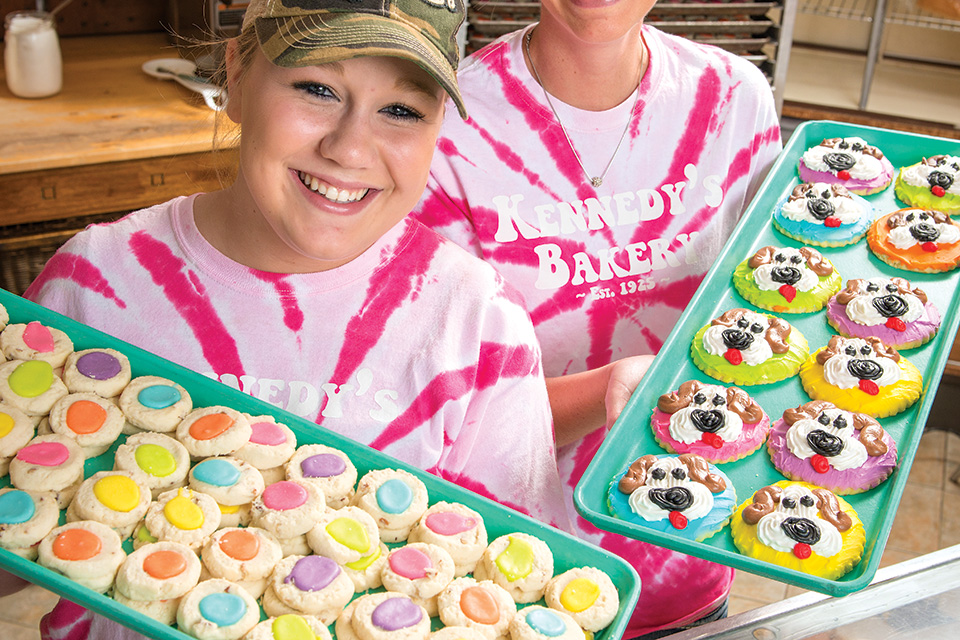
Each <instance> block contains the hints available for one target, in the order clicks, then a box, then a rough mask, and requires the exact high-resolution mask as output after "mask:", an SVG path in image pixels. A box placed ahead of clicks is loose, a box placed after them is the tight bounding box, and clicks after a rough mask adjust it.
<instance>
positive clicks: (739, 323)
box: [737, 318, 750, 329]
mask: <svg viewBox="0 0 960 640" xmlns="http://www.w3.org/2000/svg"><path fill="white" fill-rule="evenodd" d="M737 326H738V327H740V328H741V329H746V328H747V327H748V326H750V323H749V322H747V319H746V318H740V319H739V320H737Z"/></svg>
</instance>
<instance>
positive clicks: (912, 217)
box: [907, 213, 916, 222]
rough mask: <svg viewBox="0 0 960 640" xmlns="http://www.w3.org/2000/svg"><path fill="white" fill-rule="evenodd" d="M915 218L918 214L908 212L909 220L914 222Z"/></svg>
mask: <svg viewBox="0 0 960 640" xmlns="http://www.w3.org/2000/svg"><path fill="white" fill-rule="evenodd" d="M915 218H916V216H915V215H913V214H912V213H908V214H907V222H913V221H914V219H915Z"/></svg>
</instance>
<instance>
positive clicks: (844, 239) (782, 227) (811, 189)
mask: <svg viewBox="0 0 960 640" xmlns="http://www.w3.org/2000/svg"><path fill="white" fill-rule="evenodd" d="M873 218H874V210H873V205H871V204H870V203H869V202H868V201H867V200H866V199H864V198H862V197H861V196H858V195H855V194H853V193H851V192H850V191H848V190H847V189H846V188H845V187H843V186H842V185H839V184H827V183H823V182H818V183H803V184H800V185H797V186H796V187H795V188H794V190H793V191H792V192H791V194H790V196H789V197H788V198H787V199H786V200H785V201H784V202H781V203H780V204H779V205H778V207H777V209H776V211H775V212H774V214H773V224H774V226H775V227H776V228H777V230H778V231H780V232H781V233H782V234H784V235H785V236H787V237H789V238H793V239H794V240H799V241H801V242H805V243H808V244H813V245H818V246H826V247H840V246H844V245H848V244H853V243H854V242H857V241H858V240H860V238H862V237H863V236H864V234H865V233H866V232H867V228H868V227H869V226H870V223H871V222H873Z"/></svg>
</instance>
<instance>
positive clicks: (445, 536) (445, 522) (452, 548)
mask: <svg viewBox="0 0 960 640" xmlns="http://www.w3.org/2000/svg"><path fill="white" fill-rule="evenodd" d="M407 542H429V543H430V544H434V545H437V546H439V547H442V548H443V549H445V550H446V551H447V552H448V553H449V554H450V557H452V558H453V563H454V565H455V567H456V571H455V575H456V576H457V577H458V578H459V577H461V576H465V575H467V574H468V573H473V570H474V569H475V568H476V566H477V562H479V561H480V556H482V555H483V551H484V549H486V548H487V542H488V541H487V528H486V525H485V524H484V522H483V516H481V515H480V514H479V513H477V512H476V511H474V510H473V509H471V508H470V507H468V506H466V505H464V504H460V503H459V502H437V503H436V504H433V505H431V506H430V507H429V508H427V510H426V511H424V512H423V515H422V516H421V517H420V520H419V522H417V524H416V525H415V526H414V527H413V530H412V531H411V532H410V536H409V537H408V538H407Z"/></svg>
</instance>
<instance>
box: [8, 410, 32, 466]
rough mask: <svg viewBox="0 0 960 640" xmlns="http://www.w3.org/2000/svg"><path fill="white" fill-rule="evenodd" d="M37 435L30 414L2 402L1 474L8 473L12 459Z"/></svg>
mask: <svg viewBox="0 0 960 640" xmlns="http://www.w3.org/2000/svg"><path fill="white" fill-rule="evenodd" d="M35 435H36V427H35V426H34V423H33V421H32V420H30V416H28V415H27V414H25V413H24V412H23V411H20V409H17V408H16V407H14V406H11V405H9V404H7V403H5V402H0V475H7V472H8V471H9V470H10V460H12V459H13V456H15V455H17V451H19V450H20V449H22V448H23V447H24V446H26V444H27V443H28V442H30V440H32V439H33V438H34V436H35Z"/></svg>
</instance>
